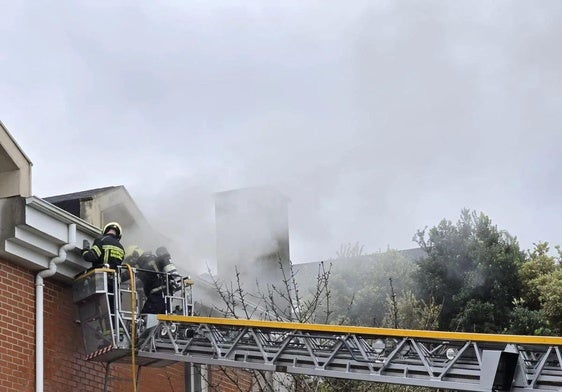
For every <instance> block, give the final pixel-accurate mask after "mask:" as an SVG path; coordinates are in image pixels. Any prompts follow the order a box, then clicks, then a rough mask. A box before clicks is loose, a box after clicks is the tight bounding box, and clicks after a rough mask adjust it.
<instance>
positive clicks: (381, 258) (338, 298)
mask: <svg viewBox="0 0 562 392" xmlns="http://www.w3.org/2000/svg"><path fill="white" fill-rule="evenodd" d="M416 268H417V267H416V264H415V263H414V262H413V261H412V260H411V259H408V258H407V257H405V256H404V255H403V254H401V253H400V252H398V251H396V250H389V251H387V252H384V253H375V254H372V255H364V256H354V257H349V258H339V259H336V260H333V269H332V277H331V279H330V290H331V292H332V295H331V300H332V301H331V306H332V312H333V316H334V319H335V322H336V323H338V324H347V325H364V326H381V325H382V322H383V318H384V317H385V313H386V307H387V297H388V295H389V294H390V291H391V290H390V285H389V279H392V284H393V286H394V290H395V292H396V293H397V295H398V296H400V295H402V293H403V292H404V290H406V289H407V288H410V287H412V284H413V281H412V274H413V271H414V270H415V269H416Z"/></svg>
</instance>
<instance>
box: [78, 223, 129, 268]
mask: <svg viewBox="0 0 562 392" xmlns="http://www.w3.org/2000/svg"><path fill="white" fill-rule="evenodd" d="M122 234H123V230H121V225H119V223H117V222H110V223H108V224H107V225H105V226H104V228H103V234H102V236H101V237H98V238H96V239H95V240H94V244H93V245H92V247H91V248H90V245H89V244H88V243H87V241H86V243H85V244H84V245H85V246H84V248H83V249H82V258H83V259H84V260H86V261H87V262H90V263H92V267H93V268H100V267H104V266H108V267H109V268H113V269H115V268H117V266H118V265H121V263H122V262H123V258H124V257H125V249H124V248H123V245H121V242H120V240H121V235H122Z"/></svg>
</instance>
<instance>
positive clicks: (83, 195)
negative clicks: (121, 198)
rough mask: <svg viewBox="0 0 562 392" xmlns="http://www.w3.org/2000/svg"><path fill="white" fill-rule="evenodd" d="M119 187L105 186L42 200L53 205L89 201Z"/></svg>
mask: <svg viewBox="0 0 562 392" xmlns="http://www.w3.org/2000/svg"><path fill="white" fill-rule="evenodd" d="M120 187H121V186H106V187H103V188H95V189H88V190H86V191H80V192H73V193H66V194H64V195H56V196H49V197H45V198H43V200H45V201H48V202H49V203H53V204H54V203H60V202H61V201H69V200H84V199H91V198H92V197H94V196H96V195H98V194H100V193H103V192H106V191H108V190H114V189H117V188H120Z"/></svg>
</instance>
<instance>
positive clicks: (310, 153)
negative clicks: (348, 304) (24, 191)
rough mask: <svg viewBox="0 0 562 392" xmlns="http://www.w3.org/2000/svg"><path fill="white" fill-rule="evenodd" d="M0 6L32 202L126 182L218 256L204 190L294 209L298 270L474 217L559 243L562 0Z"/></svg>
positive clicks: (169, 230)
mask: <svg viewBox="0 0 562 392" xmlns="http://www.w3.org/2000/svg"><path fill="white" fill-rule="evenodd" d="M38 4H39V2H34V1H28V2H26V1H2V6H1V10H2V11H1V12H2V23H0V120H1V121H2V122H3V123H4V125H5V126H6V127H7V128H8V130H9V132H10V133H11V134H12V135H13V136H14V138H15V139H16V141H17V142H18V143H19V144H20V146H21V147H22V149H23V150H24V152H25V153H26V154H27V155H28V156H29V158H30V159H31V160H32V162H33V164H34V166H33V193H34V194H35V195H37V196H39V197H46V196H51V195H55V194H61V193H68V192H75V191H79V190H84V189H90V188H97V187H103V186H108V185H124V186H125V187H126V188H127V189H128V191H129V193H130V194H131V195H132V197H133V198H134V199H135V201H136V202H137V204H138V205H139V207H140V208H141V209H142V210H143V212H144V213H145V215H146V216H147V217H148V218H149V219H151V220H152V221H153V222H155V223H156V224H157V226H159V227H164V228H165V229H164V231H165V232H166V234H168V235H169V236H170V237H172V238H174V239H175V240H176V241H179V242H180V243H182V244H184V245H185V248H186V249H188V250H189V254H190V256H189V257H190V258H191V260H190V263H196V262H199V261H206V262H208V261H209V260H213V258H214V241H215V239H214V211H213V193H214V192H218V191H224V190H229V189H235V188H242V187H248V186H260V185H271V186H274V187H276V188H277V189H278V190H280V191H281V192H282V193H284V194H285V195H286V196H287V197H288V198H289V199H290V204H289V214H290V215H289V219H290V240H291V254H292V259H293V261H294V262H296V263H301V262H305V261H318V260H320V259H324V258H328V257H331V256H334V255H335V253H336V251H337V250H338V249H339V247H340V245H341V244H345V243H355V242H359V243H360V244H362V245H364V249H365V250H364V251H365V252H366V253H371V252H376V251H379V250H385V249H386V248H387V247H391V248H397V249H405V248H412V247H415V246H416V244H415V243H414V242H412V237H413V235H414V233H415V232H416V230H418V229H422V228H423V227H425V226H429V227H431V226H434V225H436V224H437V223H438V222H439V221H440V220H441V219H443V218H447V219H450V220H452V221H456V220H457V219H458V217H459V215H460V211H461V209H462V208H464V207H466V208H470V209H473V210H476V211H482V212H484V213H485V214H487V215H488V216H490V218H491V219H492V221H493V222H494V223H495V224H497V225H498V227H499V228H500V229H503V230H507V231H508V232H509V233H511V234H512V235H514V236H517V238H518V239H519V241H520V244H521V246H522V248H524V249H528V248H530V247H531V246H532V243H533V242H537V241H549V242H550V243H551V244H560V243H562V241H561V238H560V233H561V231H560V227H561V221H562V219H561V217H562V178H561V177H562V176H561V173H562V171H561V169H562V50H561V42H562V22H561V21H562V1H560V0H552V1H549V0H541V1H531V0H529V1H498V0H496V1H475V0H470V1H469V0H466V1H446V0H442V1H427V0H425V1H397V0H390V1H374V0H369V1H302V0H299V1H286V0H284V1H275V2H268V1H166V2H163V1H150V2H136V1H135V2H127V1H121V2H118V1H107V2H98V1H89V2H80V1H57V2H51V3H49V4H48V5H46V6H38Z"/></svg>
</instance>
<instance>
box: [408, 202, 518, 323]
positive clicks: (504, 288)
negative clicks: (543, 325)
mask: <svg viewBox="0 0 562 392" xmlns="http://www.w3.org/2000/svg"><path fill="white" fill-rule="evenodd" d="M414 241H416V242H417V243H418V245H419V246H420V247H421V248H422V249H423V250H424V251H425V252H426V253H427V257H425V258H423V259H422V260H420V261H419V262H418V267H419V268H418V270H417V271H416V273H415V275H414V280H415V282H416V290H417V293H418V295H419V298H421V299H423V300H426V301H428V300H429V299H430V298H435V299H436V300H437V302H439V303H441V304H442V311H441V315H440V319H439V327H440V328H441V329H452V330H463V331H476V332H499V331H502V330H504V329H505V328H506V327H508V325H509V315H510V313H511V310H512V308H513V307H514V305H513V299H514V298H518V297H519V294H520V286H521V285H520V280H519V274H518V270H519V266H520V265H521V264H522V262H523V260H524V258H525V255H524V253H523V252H521V251H520V249H519V244H518V242H517V240H516V239H515V238H513V237H511V236H510V235H509V234H508V233H507V232H505V231H500V230H498V228H497V227H496V226H494V225H492V221H491V220H490V218H489V217H488V216H486V215H484V214H483V213H479V214H478V213H476V212H473V211H470V210H468V209H464V210H462V212H461V216H460V218H459V220H458V221H457V223H456V224H453V223H452V222H451V221H448V220H445V219H444V220H442V221H441V222H440V223H439V224H438V225H437V226H435V227H433V228H431V229H429V230H427V229H424V230H420V231H418V232H417V233H416V235H415V236H414Z"/></svg>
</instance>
